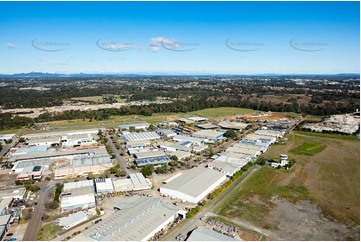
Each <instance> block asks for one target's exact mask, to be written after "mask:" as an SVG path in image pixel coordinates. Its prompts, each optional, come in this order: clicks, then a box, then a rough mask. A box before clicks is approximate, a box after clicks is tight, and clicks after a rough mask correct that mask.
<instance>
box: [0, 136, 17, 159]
mask: <svg viewBox="0 0 361 242" xmlns="http://www.w3.org/2000/svg"><path fill="white" fill-rule="evenodd" d="M18 140H19V138H18V136H15V137H14V138H13V141H12V142H11V143H10V144H5V142H3V144H2V145H3V146H2V149H1V151H0V157H3V156H4V155H5V154H6V153H7V152H8V151H9V150H10V149H11V147H13V146H15V145H16V144H17V143H18Z"/></svg>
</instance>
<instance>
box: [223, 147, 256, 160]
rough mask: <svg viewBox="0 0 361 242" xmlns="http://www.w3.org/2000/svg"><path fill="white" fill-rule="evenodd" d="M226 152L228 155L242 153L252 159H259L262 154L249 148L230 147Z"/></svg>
mask: <svg viewBox="0 0 361 242" xmlns="http://www.w3.org/2000/svg"><path fill="white" fill-rule="evenodd" d="M226 152H228V153H241V154H245V155H250V156H252V157H257V156H259V155H261V154H262V152H261V151H260V150H251V149H248V148H242V147H235V146H233V147H228V148H227V149H226Z"/></svg>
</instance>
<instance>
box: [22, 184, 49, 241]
mask: <svg viewBox="0 0 361 242" xmlns="http://www.w3.org/2000/svg"><path fill="white" fill-rule="evenodd" d="M55 184H56V182H49V183H46V184H42V185H39V187H40V189H41V190H40V195H39V199H38V205H37V206H36V207H35V210H34V212H33V216H32V217H31V219H30V221H29V225H28V228H27V229H26V231H25V234H24V238H23V240H24V241H34V240H36V237H37V236H38V231H39V229H40V228H41V224H42V220H41V218H42V217H43V215H44V211H45V205H46V202H48V200H49V193H50V192H51V190H52V189H53V188H54V187H55Z"/></svg>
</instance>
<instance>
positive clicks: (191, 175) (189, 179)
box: [160, 167, 227, 203]
mask: <svg viewBox="0 0 361 242" xmlns="http://www.w3.org/2000/svg"><path fill="white" fill-rule="evenodd" d="M226 179H227V178H226V175H225V174H223V173H221V172H218V171H215V170H212V169H207V168H204V167H197V168H193V169H191V170H189V171H187V172H185V173H183V174H182V175H180V176H178V177H176V178H175V179H173V180H171V181H170V182H169V183H167V184H164V185H162V186H161V187H160V193H161V194H164V195H168V196H171V197H176V198H179V199H181V200H184V201H188V202H191V203H198V202H199V201H201V200H202V199H203V198H204V197H206V196H207V195H208V194H209V193H210V192H212V191H213V190H214V189H216V188H217V187H218V186H219V185H220V184H221V183H222V182H224V181H225V180H226Z"/></svg>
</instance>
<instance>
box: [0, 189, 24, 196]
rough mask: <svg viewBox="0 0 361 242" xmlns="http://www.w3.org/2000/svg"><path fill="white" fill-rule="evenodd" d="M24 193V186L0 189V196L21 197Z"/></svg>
mask: <svg viewBox="0 0 361 242" xmlns="http://www.w3.org/2000/svg"><path fill="white" fill-rule="evenodd" d="M25 193H26V189H25V188H16V189H8V190H0V198H3V199H5V198H11V199H13V198H14V199H23V198H24V196H25Z"/></svg>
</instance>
